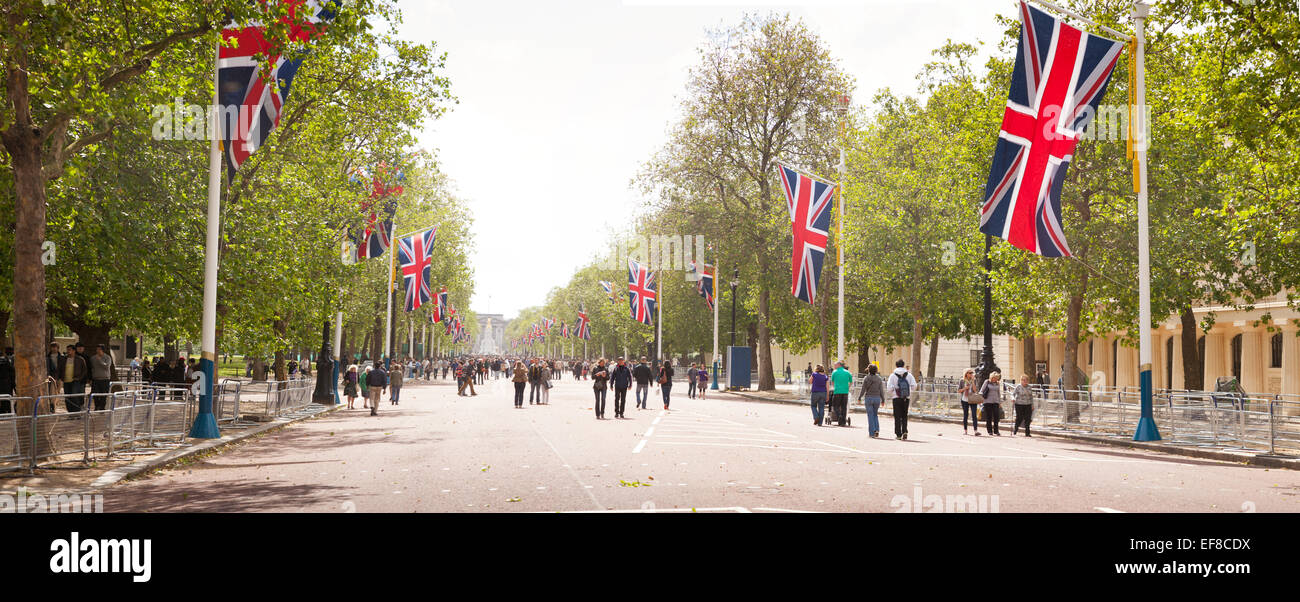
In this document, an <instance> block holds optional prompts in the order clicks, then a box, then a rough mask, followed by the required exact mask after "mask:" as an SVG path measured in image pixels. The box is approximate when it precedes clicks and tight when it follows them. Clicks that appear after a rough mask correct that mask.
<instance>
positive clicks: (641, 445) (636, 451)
mask: <svg viewBox="0 0 1300 602" xmlns="http://www.w3.org/2000/svg"><path fill="white" fill-rule="evenodd" d="M645 443H646V440H645V439H642V440H640V441H638V442H637V444H636V447H634V448H632V453H634V454H639V453H641V450H643V449H645Z"/></svg>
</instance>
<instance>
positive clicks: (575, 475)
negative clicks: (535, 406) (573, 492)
mask: <svg viewBox="0 0 1300 602" xmlns="http://www.w3.org/2000/svg"><path fill="white" fill-rule="evenodd" d="M529 426H531V427H533V432H534V433H537V436H538V437H541V439H542V441H545V442H546V446H547V447H549V448H551V452H553V453H554V454H555V457H557V458H559V459H560V462H561V463H563V464H564V465H565V466H568V465H569V463H568V461H567V460H565V459H564V456H562V455H560V450H558V449H555V445H553V444H552V443H551V440H550V439H547V438H546V435H543V434H542V431H540V430H538V429H537V423H535V422H530V423H529ZM606 466H608V465H606ZM569 474H570V475H572V476H573V480H575V481H577V482H578V484H579V485H582V486H583V491H586V492H587V496H588V497H590V498H591V503H593V504H595V505H596V507H597V508H602V509H603V508H604V507H605V506H604V504H601V503H600V500H598V499H596V494H595V493H592V492H591V487H588V486H586V483H583V482H582V477H580V476H578V471H576V470H574V469H572V468H570V469H569Z"/></svg>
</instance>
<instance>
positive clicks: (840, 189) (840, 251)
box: [835, 147, 845, 361]
mask: <svg viewBox="0 0 1300 602" xmlns="http://www.w3.org/2000/svg"><path fill="white" fill-rule="evenodd" d="M844 168H845V165H844V147H840V181H839V183H838V184H836V186H835V187H836V188H837V190H836V193H837V194H836V196H838V197H840V198H839V203H838V205H839V206H840V226H839V230H838V233H837V234H836V236H835V253H836V255H837V256H838V258H839V265H840V285H839V289H840V290H839V292H840V301H839V319H838V324H839V343H838V345H837V346H836V349H837V350H838V351H837V356H836V359H837V360H838V361H844Z"/></svg>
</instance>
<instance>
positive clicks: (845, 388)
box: [831, 360, 853, 426]
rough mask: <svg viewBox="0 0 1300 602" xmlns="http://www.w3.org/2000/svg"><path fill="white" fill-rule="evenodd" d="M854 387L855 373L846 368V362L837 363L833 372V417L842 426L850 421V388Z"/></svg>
mask: <svg viewBox="0 0 1300 602" xmlns="http://www.w3.org/2000/svg"><path fill="white" fill-rule="evenodd" d="M851 386H853V373H852V372H849V370H848V368H845V367H844V361H843V360H841V361H838V362H835V370H834V371H832V372H831V417H832V418H834V420H835V422H836V423H837V424H839V425H840V426H844V424H845V423H846V422H848V420H849V387H851Z"/></svg>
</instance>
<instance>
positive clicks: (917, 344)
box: [907, 302, 925, 375]
mask: <svg viewBox="0 0 1300 602" xmlns="http://www.w3.org/2000/svg"><path fill="white" fill-rule="evenodd" d="M912 311H913V313H912V359H911V361H910V362H908V363H907V369H908V370H911V371H912V372H913V375H915V373H916V368H917V366H920V365H921V345H924V344H925V337H924V336H923V335H924V327H923V325H922V324H921V304H920V303H919V302H918V303H917V304H916V305H915V306H914V307H913V308H912Z"/></svg>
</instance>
